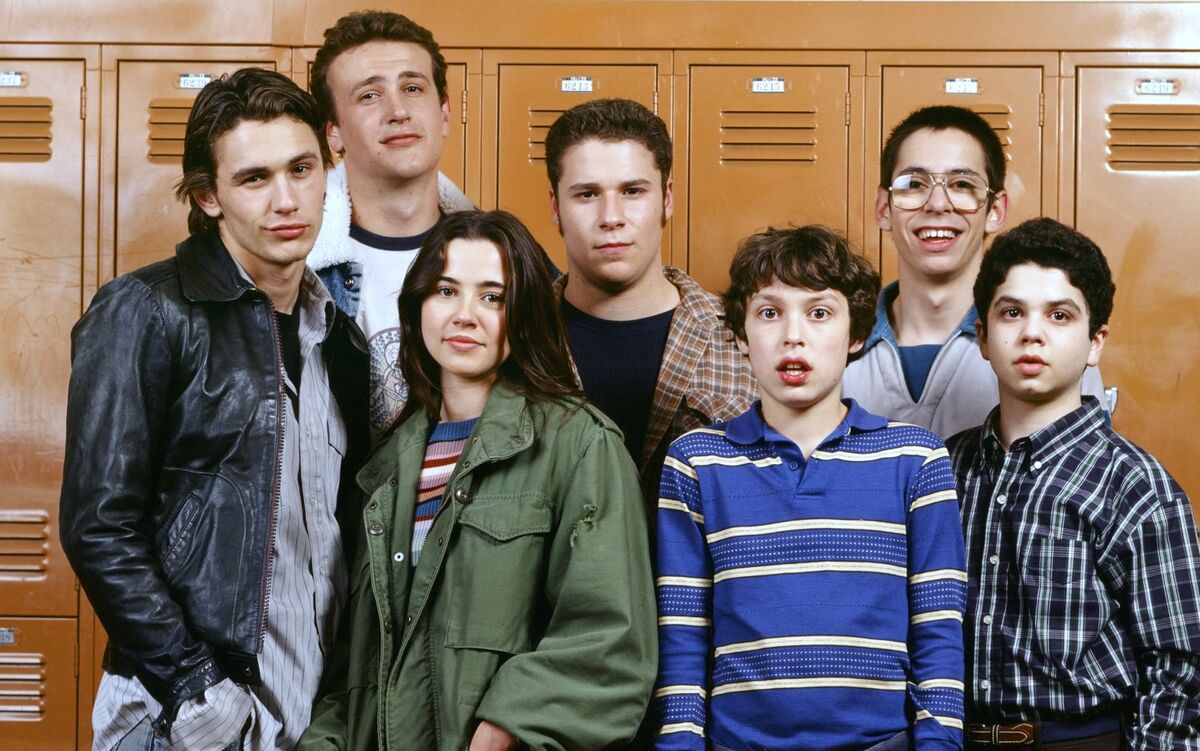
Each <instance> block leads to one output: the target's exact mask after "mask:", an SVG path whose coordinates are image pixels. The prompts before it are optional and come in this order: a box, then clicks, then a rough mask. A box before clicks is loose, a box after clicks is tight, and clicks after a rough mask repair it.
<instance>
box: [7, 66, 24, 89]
mask: <svg viewBox="0 0 1200 751" xmlns="http://www.w3.org/2000/svg"><path fill="white" fill-rule="evenodd" d="M28 84H29V76H27V75H25V74H24V73H22V72H20V71H18V70H4V71H0V88H5V89H21V88H24V87H25V86H26V85H28Z"/></svg>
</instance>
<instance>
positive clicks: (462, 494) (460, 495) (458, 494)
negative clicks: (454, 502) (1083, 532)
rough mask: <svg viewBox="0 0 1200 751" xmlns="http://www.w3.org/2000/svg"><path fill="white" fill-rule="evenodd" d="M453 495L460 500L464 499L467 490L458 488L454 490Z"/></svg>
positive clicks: (465, 498)
mask: <svg viewBox="0 0 1200 751" xmlns="http://www.w3.org/2000/svg"><path fill="white" fill-rule="evenodd" d="M454 497H455V498H457V499H458V500H460V501H465V500H467V491H465V490H463V489H462V488H459V489H458V490H456V491H454Z"/></svg>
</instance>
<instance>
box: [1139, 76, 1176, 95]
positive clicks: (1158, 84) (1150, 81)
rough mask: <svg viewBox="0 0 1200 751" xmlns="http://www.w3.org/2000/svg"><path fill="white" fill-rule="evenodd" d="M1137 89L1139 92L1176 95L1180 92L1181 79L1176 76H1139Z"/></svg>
mask: <svg viewBox="0 0 1200 751" xmlns="http://www.w3.org/2000/svg"><path fill="white" fill-rule="evenodd" d="M1136 91H1137V93H1139V94H1166V95H1168V96H1174V95H1176V94H1178V93H1179V80H1178V79H1176V78H1139V79H1138V81H1137V86H1136Z"/></svg>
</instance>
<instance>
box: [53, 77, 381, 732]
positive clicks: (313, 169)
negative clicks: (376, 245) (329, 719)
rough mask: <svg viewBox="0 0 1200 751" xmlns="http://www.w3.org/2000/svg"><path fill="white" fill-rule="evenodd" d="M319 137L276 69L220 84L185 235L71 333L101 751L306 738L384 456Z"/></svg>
mask: <svg viewBox="0 0 1200 751" xmlns="http://www.w3.org/2000/svg"><path fill="white" fill-rule="evenodd" d="M323 126H324V123H323V120H322V118H321V116H320V115H319V114H318V111H317V108H316V104H315V102H314V101H313V100H312V98H311V97H310V96H309V95H308V94H307V93H305V92H303V91H302V90H301V89H299V88H298V87H297V86H296V85H295V84H294V83H292V82H291V81H290V80H288V79H287V78H285V77H284V76H281V75H279V74H277V73H274V72H271V71H266V70H261V69H249V68H248V69H243V70H240V71H237V72H235V73H233V74H231V75H229V76H227V77H223V78H221V79H220V80H217V81H213V82H212V83H210V84H209V85H208V86H207V87H206V88H205V89H204V90H203V91H202V92H200V95H199V96H198V97H197V99H196V103H195V105H194V107H193V109H192V113H191V116H190V118H189V121H188V126H187V133H186V142H185V147H184V156H183V177H182V179H181V181H180V183H179V186H178V190H177V194H178V196H179V197H180V198H181V199H183V198H186V199H187V200H188V201H189V202H190V204H191V209H190V215H189V217H188V228H189V230H190V232H191V236H190V237H189V238H188V239H187V240H185V241H184V242H182V243H180V244H179V245H178V246H176V248H175V253H174V255H173V257H171V258H169V259H167V260H163V261H160V262H158V263H155V264H152V265H150V266H147V267H145V268H142V269H139V270H137V271H134V272H132V273H130V274H127V275H125V276H122V277H120V278H118V279H116V280H114V281H112V282H111V283H109V284H106V285H105V286H104V287H103V288H102V289H101V290H100V291H99V293H98V294H97V295H96V298H95V300H94V301H93V302H92V304H91V306H90V307H89V308H88V310H87V312H86V313H85V314H84V316H83V318H82V319H81V320H80V321H79V323H78V324H77V325H76V327H75V329H74V331H73V332H72V344H73V354H72V372H71V385H70V394H69V401H68V408H67V447H66V464H65V468H64V480H63V489H62V502H61V507H60V508H61V510H60V527H61V534H62V543H63V548H64V549H65V551H66V553H67V556H68V558H69V559H70V561H71V565H72V566H73V567H74V569H75V572H76V574H77V575H78V577H79V580H80V583H81V584H82V585H83V588H84V590H85V591H86V593H87V595H88V598H89V599H90V600H91V602H92V605H93V607H94V608H95V610H96V613H97V614H98V616H99V617H100V621H101V623H102V624H103V625H104V629H105V631H106V632H107V633H108V637H109V645H108V651H107V653H106V655H105V663H104V675H103V678H102V680H101V683H100V688H99V691H98V694H97V696H96V703H95V706H94V709H93V726H94V731H95V748H97V749H111V748H117V749H131V748H137V749H147V748H175V749H192V748H206V749H221V748H253V749H259V748H276V747H289V746H292V745H294V743H295V741H296V739H297V738H298V737H299V735H300V732H301V731H303V729H304V728H305V726H306V725H307V724H308V721H309V713H310V707H311V703H312V699H313V696H314V695H315V693H316V687H317V683H318V682H319V680H320V678H321V671H322V666H323V663H324V656H325V655H326V654H327V653H328V650H329V648H330V646H331V645H332V642H333V640H334V637H335V633H334V631H335V626H336V624H337V623H338V621H339V620H340V615H341V610H342V608H343V606H344V603H345V599H346V570H345V569H346V565H345V563H344V560H345V555H344V554H345V553H346V552H347V551H345V550H344V548H345V543H344V542H343V540H346V541H349V539H351V537H350V536H349V535H344V534H343V532H342V529H343V526H344V523H345V522H346V521H349V520H352V519H353V518H355V516H356V514H357V512H358V508H357V505H358V504H357V502H356V501H354V500H353V499H354V498H355V496H354V494H353V486H352V483H351V482H350V481H349V480H347V479H345V478H348V477H349V476H350V475H351V473H352V472H353V471H354V470H355V469H356V465H357V463H358V459H359V457H361V455H362V453H363V452H364V451H365V448H366V444H367V440H368V439H367V434H366V426H365V416H366V403H365V402H366V399H365V394H366V382H367V361H366V351H365V346H364V343H363V341H362V334H361V332H359V331H358V329H357V328H356V327H355V325H354V323H353V322H352V321H351V320H350V319H348V318H347V317H346V316H345V315H344V314H342V313H340V312H339V311H338V310H337V309H336V307H335V306H334V304H333V301H332V300H331V299H330V297H329V294H328V292H327V291H326V290H325V287H324V286H323V285H322V283H321V281H320V280H319V279H318V278H317V277H316V275H315V274H313V273H312V272H311V271H308V270H307V269H306V268H305V258H306V257H307V255H308V253H309V251H310V250H311V248H312V245H313V242H314V240H315V238H316V235H317V233H318V231H319V230H320V227H321V217H322V212H321V208H322V202H323V199H324V193H325V170H326V167H327V166H328V164H329V163H330V155H329V150H328V147H327V146H326V144H325V139H324V138H323Z"/></svg>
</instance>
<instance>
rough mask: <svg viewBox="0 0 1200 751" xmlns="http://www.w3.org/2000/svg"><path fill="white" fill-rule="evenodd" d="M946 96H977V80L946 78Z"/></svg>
mask: <svg viewBox="0 0 1200 751" xmlns="http://www.w3.org/2000/svg"><path fill="white" fill-rule="evenodd" d="M946 93H947V94H978V93H979V79H978V78H947V79H946Z"/></svg>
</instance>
